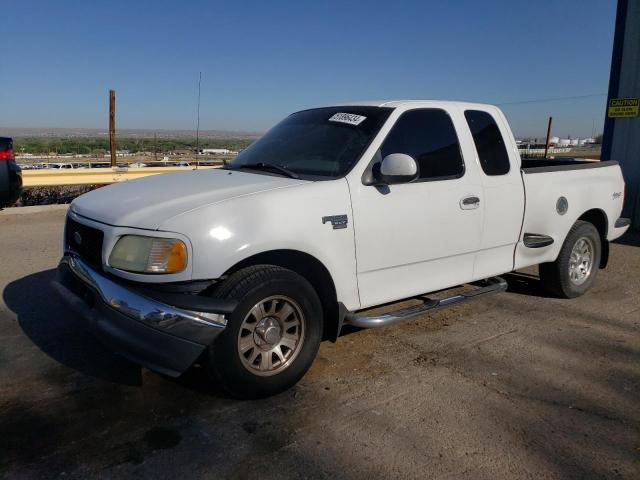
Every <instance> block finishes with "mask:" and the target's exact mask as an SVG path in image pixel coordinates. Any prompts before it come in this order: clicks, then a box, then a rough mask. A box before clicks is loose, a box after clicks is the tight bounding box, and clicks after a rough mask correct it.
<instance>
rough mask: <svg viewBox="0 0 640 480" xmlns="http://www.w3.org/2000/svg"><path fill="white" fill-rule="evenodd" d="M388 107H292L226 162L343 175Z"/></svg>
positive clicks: (303, 174)
mask: <svg viewBox="0 0 640 480" xmlns="http://www.w3.org/2000/svg"><path fill="white" fill-rule="evenodd" d="M391 110H392V109H390V108H384V107H347V106H344V107H329V108H316V109H313V110H304V111H302V112H298V113H294V114H292V115H290V116H289V117H287V118H285V119H284V120H283V121H282V122H280V123H279V124H277V125H276V126H275V127H273V128H272V129H271V130H269V131H268V132H267V133H266V134H265V135H264V136H262V137H261V138H260V139H258V140H256V141H255V142H254V143H253V144H251V145H250V146H249V147H248V148H247V149H245V150H243V151H242V152H240V154H239V155H238V156H237V157H236V158H235V159H234V160H233V161H231V162H229V164H227V166H226V168H229V169H248V170H251V169H253V171H255V173H266V174H275V175H282V174H284V173H283V171H282V169H285V170H286V171H288V172H289V173H293V174H295V175H297V176H299V177H300V178H306V179H334V178H339V177H342V176H344V175H345V174H346V173H347V172H348V171H349V170H351V167H353V165H355V163H356V162H357V161H358V159H359V158H360V156H361V155H362V153H363V152H364V150H365V149H366V148H367V146H368V145H369V143H371V141H372V140H373V138H374V137H375V136H376V134H377V133H378V131H379V130H380V127H382V125H383V124H384V122H385V120H386V119H387V117H388V116H389V114H390V113H391ZM270 165H271V166H273V167H274V168H269V166H270ZM277 167H280V171H279V169H278V168H277ZM289 176H291V175H289Z"/></svg>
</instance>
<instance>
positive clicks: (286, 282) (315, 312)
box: [201, 265, 323, 399]
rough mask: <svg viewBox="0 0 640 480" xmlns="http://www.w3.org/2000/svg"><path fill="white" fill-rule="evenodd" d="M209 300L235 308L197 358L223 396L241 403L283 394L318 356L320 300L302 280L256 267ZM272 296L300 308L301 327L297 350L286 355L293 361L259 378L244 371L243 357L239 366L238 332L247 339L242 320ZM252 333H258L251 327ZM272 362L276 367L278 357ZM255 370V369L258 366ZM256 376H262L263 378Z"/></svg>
mask: <svg viewBox="0 0 640 480" xmlns="http://www.w3.org/2000/svg"><path fill="white" fill-rule="evenodd" d="M213 294H214V296H216V297H218V298H229V299H234V300H237V301H238V302H239V304H238V308H236V310H235V311H234V312H233V314H231V315H230V316H229V317H228V318H227V327H226V328H225V329H224V331H223V332H222V333H221V334H220V335H219V336H218V337H217V338H216V340H215V341H214V342H213V344H212V345H211V346H210V347H209V348H207V350H206V351H205V353H204V355H203V356H202V358H201V364H202V366H203V367H204V368H205V369H206V370H207V372H208V373H209V374H210V376H211V377H212V378H213V379H214V381H216V382H217V383H218V384H219V386H221V387H222V389H223V390H224V391H225V392H226V393H228V394H229V395H231V396H233V397H236V398H245V399H249V398H261V397H267V396H270V395H275V394H277V393H280V392H282V391H284V390H286V389H288V388H289V387H291V386H293V385H294V384H296V383H297V382H298V381H299V380H300V379H301V378H302V377H303V376H304V374H305V373H306V372H307V370H308V369H309V367H310V366H311V364H312V363H313V360H314V358H315V356H316V354H317V352H318V348H319V346H320V340H321V339H322V326H323V317H322V305H321V303H320V299H319V298H318V295H317V294H316V292H315V290H314V289H313V287H312V286H311V284H310V283H309V282H308V281H307V280H306V279H305V278H304V277H302V276H300V275H298V274H297V273H295V272H293V271H291V270H287V269H285V268H282V267H278V266H275V265H255V266H251V267H247V268H243V269H241V270H238V271H237V272H235V273H233V274H232V275H230V276H229V278H227V279H226V280H225V281H224V282H223V283H222V285H221V286H220V287H219V288H218V289H216V291H215V292H214V293H213ZM273 296H283V297H286V298H288V299H290V300H292V304H293V305H295V306H296V307H299V309H298V310H299V312H298V313H299V314H300V315H297V316H296V318H299V320H300V324H301V325H302V326H303V327H302V328H303V330H301V331H302V332H303V335H302V341H301V345H300V346H299V347H298V346H296V348H295V349H291V352H293V353H295V356H294V357H293V359H292V360H291V361H290V362H284V363H283V362H281V365H280V367H279V368H281V369H282V370H281V371H278V372H277V373H268V375H269V376H260V374H258V373H256V370H253V371H250V369H251V368H252V367H251V366H247V365H246V364H247V363H248V359H247V357H245V361H244V362H243V360H242V359H241V357H240V356H241V353H240V347H239V341H240V335H241V328H242V332H243V333H246V328H245V327H243V323H244V322H245V318H249V319H253V318H254V317H251V316H250V312H251V311H252V309H253V308H254V306H256V305H257V304H259V303H261V302H263V301H264V300H265V299H269V298H271V297H273ZM276 302H277V300H276ZM265 318H266V317H265ZM289 318H291V317H289ZM257 323H259V322H257ZM244 325H245V326H246V323H244ZM253 328H254V329H255V330H256V331H257V328H256V327H255V326H254V327H253ZM299 328H300V327H299ZM294 331H295V327H294ZM254 335H256V334H255V333H253V334H251V339H253V338H254ZM247 336H249V335H247ZM242 338H245V337H242ZM296 345H297V344H296ZM264 347H265V348H269V345H267V344H264ZM252 348H258V347H252ZM285 349H286V347H281V349H280V350H279V351H280V353H282V352H283V351H285ZM257 351H258V352H259V353H258V355H259V357H258V358H257V359H256V360H257V361H258V363H260V362H259V360H261V359H262V354H263V353H262V352H261V350H259V349H258V350H257ZM252 353H253V350H251V351H249V352H247V355H248V356H251V354H252ZM273 355H275V353H274V354H273ZM269 356H271V354H269ZM271 358H273V357H272V356H271ZM275 358H276V362H278V357H277V356H276V357H275ZM285 363H288V366H287V365H285ZM254 368H256V369H257V368H258V366H254ZM261 374H262V375H264V372H261Z"/></svg>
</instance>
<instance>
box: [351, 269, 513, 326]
mask: <svg viewBox="0 0 640 480" xmlns="http://www.w3.org/2000/svg"><path fill="white" fill-rule="evenodd" d="M483 283H484V286H481V287H478V288H476V289H475V290H471V291H469V292H464V293H460V294H458V295H453V296H452V297H447V298H443V299H440V300H432V299H429V298H427V299H426V300H425V302H424V303H423V304H421V305H414V306H412V307H407V308H402V309H400V310H394V311H392V312H388V313H384V314H382V315H375V316H370V317H368V316H364V315H359V314H357V313H354V312H349V313H347V315H346V316H345V319H344V324H345V325H352V326H354V327H360V328H374V327H388V326H389V325H394V324H396V323H399V322H402V321H403V320H407V319H408V318H411V317H415V316H416V315H420V314H423V313H426V312H431V311H434V310H439V309H441V308H445V307H451V306H453V305H457V304H459V303H462V302H464V301H467V300H471V299H473V298H478V297H481V296H483V295H488V294H492V293H500V292H504V291H505V290H506V289H507V281H506V280H505V279H503V278H502V277H492V278H489V279H487V280H484V281H483ZM417 298H419V297H417Z"/></svg>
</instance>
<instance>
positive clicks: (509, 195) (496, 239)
mask: <svg viewBox="0 0 640 480" xmlns="http://www.w3.org/2000/svg"><path fill="white" fill-rule="evenodd" d="M464 117H465V120H466V123H467V125H468V127H469V132H468V133H470V134H471V137H472V139H473V144H474V146H475V161H476V163H477V164H478V165H480V170H481V171H480V179H481V181H482V186H483V189H484V197H483V200H484V221H483V228H482V237H481V240H480V246H479V249H478V254H477V255H476V259H475V266H474V269H473V279H474V280H479V279H483V278H488V277H491V276H494V275H500V274H502V273H505V272H510V271H511V270H513V253H514V250H515V246H516V244H517V243H518V239H519V237H520V229H521V228H522V217H523V214H524V187H523V185H522V177H521V175H520V156H519V154H518V151H517V147H516V143H515V140H514V139H513V135H512V134H511V130H510V129H509V127H508V125H507V122H506V120H505V118H504V116H503V115H502V114H501V112H500V111H499V110H498V109H497V108H491V107H487V110H484V109H478V108H470V109H464Z"/></svg>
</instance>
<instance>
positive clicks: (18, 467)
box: [0, 210, 640, 480]
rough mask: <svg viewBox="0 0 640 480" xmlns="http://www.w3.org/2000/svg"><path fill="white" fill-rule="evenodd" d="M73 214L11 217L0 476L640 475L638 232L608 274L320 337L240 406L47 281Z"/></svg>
mask: <svg viewBox="0 0 640 480" xmlns="http://www.w3.org/2000/svg"><path fill="white" fill-rule="evenodd" d="M63 217H64V211H63V210H50V211H45V212H43V213H32V214H22V215H6V214H4V213H0V252H1V253H0V292H2V300H1V301H0V478H56V477H61V478H90V477H91V478H154V479H155V478H167V479H174V478H261V479H265V480H266V479H272V478H366V479H369V480H370V479H374V478H421V479H422V478H452V479H459V478H468V479H496V478H501V479H502V478H504V479H513V478H535V479H541V478H558V479H560V478H563V479H566V478H628V479H632V478H636V479H637V478H640V335H639V333H640V297H639V296H638V292H639V291H640V290H639V289H640V236H638V235H636V236H627V237H626V238H624V239H623V242H622V243H618V244H616V245H614V246H613V248H612V258H611V263H610V266H609V268H608V269H607V270H605V271H601V272H600V277H599V279H598V282H597V286H596V287H595V289H594V290H592V292H590V293H589V294H588V295H586V296H585V297H582V298H580V299H576V300H571V301H568V300H559V299H553V298H546V297H545V295H544V293H543V292H542V291H541V290H540V288H539V286H538V280H537V277H536V276H535V273H536V271H535V270H531V271H527V272H526V273H525V274H510V275H508V276H507V277H508V281H509V283H510V285H511V286H510V290H509V291H508V292H507V293H502V294H499V295H496V296H493V297H490V298H486V299H483V300H478V301H477V302H476V303H470V304H468V305H465V306H460V307H457V308H455V309H454V310H450V311H442V312H439V313H437V314H433V315H429V316H425V317H420V318H418V319H416V320H413V321H410V322H407V323H405V324H402V325H400V326H397V327H393V328H390V329H384V330H376V331H373V330H370V331H361V332H356V333H353V334H350V335H346V336H343V337H342V338H340V339H339V341H338V342H337V343H336V344H331V343H324V344H323V345H322V347H321V349H320V354H319V357H318V358H317V360H316V362H315V364H314V366H313V367H312V369H311V371H310V372H309V373H308V374H307V376H306V377H305V378H304V379H303V380H302V382H301V383H300V384H299V385H297V386H296V387H295V388H293V389H292V390H290V391H288V392H285V393H283V394H281V395H279V396H277V397H274V398H270V399H267V400H261V401H251V402H239V401H235V400H230V399H227V398H223V397H221V396H220V395H219V394H218V393H216V390H215V388H209V387H207V386H206V385H204V384H203V375H202V373H201V372H200V371H199V370H197V369H194V370H193V371H191V372H189V373H188V374H187V375H186V376H185V377H184V378H182V379H179V380H171V379H168V378H165V377H162V376H160V375H157V374H155V373H153V372H150V371H147V370H144V369H140V368H139V367H137V366H136V365H133V364H131V363H129V362H127V361H126V360H124V359H122V358H119V357H117V356H114V355H112V354H111V353H110V352H108V351H107V350H105V349H104V348H103V347H102V346H101V345H100V344H99V343H98V342H97V341H96V340H94V339H93V338H92V337H91V336H90V335H88V334H87V333H85V332H84V331H83V329H82V324H81V321H80V320H78V319H76V318H74V316H73V315H72V314H70V313H69V312H68V311H67V310H65V308H64V307H63V306H62V305H61V303H60V302H59V301H58V300H57V299H56V298H55V296H54V294H53V292H52V290H51V289H50V288H49V285H48V283H49V281H50V280H51V279H52V278H53V275H54V267H55V265H56V263H57V260H58V257H59V254H60V240H61V235H62V223H63Z"/></svg>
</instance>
